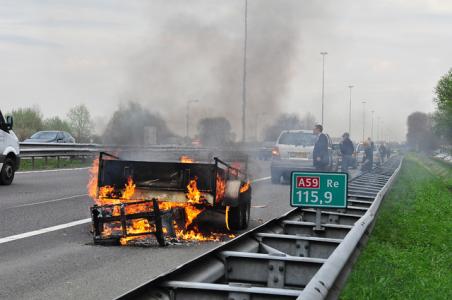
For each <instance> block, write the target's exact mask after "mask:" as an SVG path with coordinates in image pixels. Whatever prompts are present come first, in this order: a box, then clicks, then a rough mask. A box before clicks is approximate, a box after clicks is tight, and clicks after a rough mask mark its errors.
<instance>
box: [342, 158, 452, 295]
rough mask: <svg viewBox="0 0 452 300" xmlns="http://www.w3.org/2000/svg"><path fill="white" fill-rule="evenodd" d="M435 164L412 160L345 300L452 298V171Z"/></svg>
mask: <svg viewBox="0 0 452 300" xmlns="http://www.w3.org/2000/svg"><path fill="white" fill-rule="evenodd" d="M431 162H432V161H431V160H430V159H428V158H426V157H420V156H415V155H408V156H407V157H406V159H405V161H404V163H403V167H402V170H401V173H400V176H399V178H398V180H397V182H396V183H395V184H394V186H393V188H392V190H391V192H390V193H389V195H388V196H387V198H386V199H385V201H384V202H383V204H382V206H381V209H380V212H379V216H378V219H377V223H376V226H375V229H374V231H373V233H372V235H371V237H370V239H369V243H368V245H367V247H366V248H365V249H364V252H363V253H362V254H361V256H360V258H359V259H358V262H357V264H356V266H355V268H354V270H353V271H352V273H351V274H350V278H349V280H348V282H347V285H346V286H345V288H344V290H343V292H342V295H341V297H340V298H341V299H452V239H451V232H452V221H451V220H452V219H451V213H452V211H451V202H452V190H451V189H450V186H449V183H450V182H451V177H450V176H451V170H450V169H449V170H446V171H444V172H441V174H442V175H439V174H438V175H437V173H436V172H433V170H436V169H435V168H433V169H432V168H431V167H428V166H429V164H430V163H431ZM433 163H436V162H433ZM433 166H434V165H433ZM442 167H443V166H442ZM447 176H449V178H447Z"/></svg>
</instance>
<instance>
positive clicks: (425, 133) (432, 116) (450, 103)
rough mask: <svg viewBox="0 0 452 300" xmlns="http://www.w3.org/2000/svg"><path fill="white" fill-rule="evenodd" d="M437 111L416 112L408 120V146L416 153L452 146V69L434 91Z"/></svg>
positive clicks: (440, 80)
mask: <svg viewBox="0 0 452 300" xmlns="http://www.w3.org/2000/svg"><path fill="white" fill-rule="evenodd" d="M434 92H435V97H434V98H433V102H434V103H435V111H434V112H433V113H423V112H414V113H412V114H410V115H409V116H408V119H407V126H408V132H407V137H406V138H407V145H408V146H409V147H410V148H411V149H412V150H416V151H425V152H428V151H431V150H435V149H437V148H438V147H439V146H450V145H451V144H452V68H451V69H450V70H449V71H448V72H447V73H446V74H445V75H443V76H442V77H441V78H440V79H439V81H438V83H437V84H436V87H435V89H434Z"/></svg>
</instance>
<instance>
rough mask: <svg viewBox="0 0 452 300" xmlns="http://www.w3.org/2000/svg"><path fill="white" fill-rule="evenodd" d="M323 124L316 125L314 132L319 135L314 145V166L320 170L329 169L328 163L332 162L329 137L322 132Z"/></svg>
mask: <svg viewBox="0 0 452 300" xmlns="http://www.w3.org/2000/svg"><path fill="white" fill-rule="evenodd" d="M322 132H323V126H322V125H315V127H314V130H313V134H314V135H316V136H317V140H316V142H315V145H314V151H313V153H312V158H313V160H314V167H315V168H316V170H319V171H327V170H328V165H329V163H330V158H329V152H328V138H327V136H326V135H325V134H324V133H322Z"/></svg>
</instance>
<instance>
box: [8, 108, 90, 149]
mask: <svg viewBox="0 0 452 300" xmlns="http://www.w3.org/2000/svg"><path fill="white" fill-rule="evenodd" d="M9 114H10V115H12V116H13V118H14V132H15V133H16V135H17V137H18V138H19V140H20V141H23V140H25V139H27V138H29V137H30V136H31V135H32V134H33V133H35V132H37V131H41V130H57V131H66V132H69V133H71V134H72V136H74V138H75V139H76V141H77V142H78V143H87V142H90V141H91V138H92V135H93V122H92V120H91V115H90V112H89V110H88V109H87V108H86V106H85V105H83V104H82V105H77V106H74V107H73V108H71V109H70V110H69V111H68V113H67V114H66V118H60V117H58V116H54V117H50V118H44V117H43V115H42V113H41V111H40V109H39V108H38V107H33V108H18V109H15V110H13V111H11V112H10V113H9Z"/></svg>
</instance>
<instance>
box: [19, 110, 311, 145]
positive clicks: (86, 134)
mask: <svg viewBox="0 0 452 300" xmlns="http://www.w3.org/2000/svg"><path fill="white" fill-rule="evenodd" d="M10 115H12V116H13V117H14V123H15V125H14V131H15V132H16V135H17V136H18V138H19V140H21V141H23V140H25V139H27V138H29V137H30V136H31V135H32V134H33V133H35V132H37V131H41V130H58V131H66V132H69V133H70V134H72V135H73V136H74V138H75V140H76V142H77V143H90V142H94V143H104V144H109V145H145V144H152V143H158V144H174V143H190V142H191V141H190V139H189V140H187V139H186V138H183V137H180V136H177V135H176V134H174V133H173V132H172V131H171V130H170V129H169V127H168V126H167V123H166V121H165V119H164V118H163V117H161V116H160V115H159V114H156V113H151V112H150V111H149V110H147V109H146V108H145V107H143V106H142V105H141V104H139V103H136V102H128V103H125V104H121V105H119V107H118V109H117V110H116V111H115V112H114V113H113V115H112V116H111V118H110V119H109V121H108V123H107V126H106V128H105V130H104V132H103V133H102V134H101V135H96V134H95V133H94V122H93V120H92V118H91V114H90V112H89V110H88V108H87V107H86V106H85V105H83V104H81V105H77V106H75V107H73V108H71V109H70V110H69V111H68V112H67V114H66V116H65V118H60V117H58V116H54V117H50V118H44V117H43V114H42V113H41V111H40V110H39V108H37V107H34V108H18V109H16V110H13V111H12V112H10ZM267 123H268V122H267ZM314 124H315V118H314V116H313V115H312V114H310V113H306V114H305V115H304V117H303V118H301V117H299V116H298V115H297V114H280V115H279V116H278V117H277V118H276V119H275V120H274V121H273V122H271V123H270V124H268V125H267V126H265V127H264V128H263V132H264V134H263V135H262V136H263V139H264V140H265V141H272V142H273V141H275V140H276V139H277V138H278V136H279V134H280V133H281V131H282V130H286V129H312V128H313V126H314ZM195 139H198V140H200V142H201V144H202V145H204V146H224V145H231V144H234V143H235V139H236V134H235V133H234V132H233V131H232V126H231V123H230V121H229V120H228V119H227V118H225V117H221V116H220V117H208V118H203V119H201V120H199V122H198V124H197V134H196V136H195Z"/></svg>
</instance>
